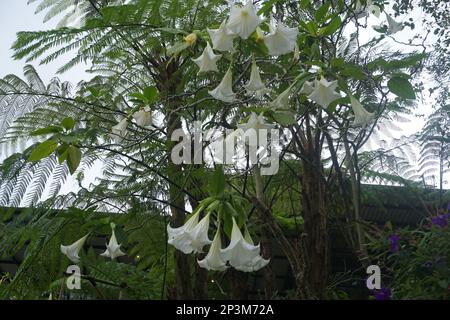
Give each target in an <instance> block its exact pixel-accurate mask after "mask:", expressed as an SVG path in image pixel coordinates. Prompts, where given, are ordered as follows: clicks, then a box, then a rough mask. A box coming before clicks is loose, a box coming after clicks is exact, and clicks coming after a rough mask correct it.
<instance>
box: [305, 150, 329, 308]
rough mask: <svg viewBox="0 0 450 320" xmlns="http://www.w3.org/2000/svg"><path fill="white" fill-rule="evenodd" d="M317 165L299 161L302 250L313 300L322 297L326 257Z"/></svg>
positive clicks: (322, 195)
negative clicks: (304, 254)
mask: <svg viewBox="0 0 450 320" xmlns="http://www.w3.org/2000/svg"><path fill="white" fill-rule="evenodd" d="M311 163H315V164H316V165H317V166H318V167H316V166H314V167H313V166H312V165H311ZM320 166H321V164H320V161H319V162H317V161H314V156H313V157H309V161H303V173H302V181H301V182H302V212H303V219H304V231H305V234H306V237H305V241H306V243H305V247H306V250H307V266H306V275H307V276H306V277H307V282H308V286H309V289H310V293H311V295H312V297H313V298H317V299H323V298H325V296H326V286H327V281H328V273H329V271H328V269H329V261H328V260H329V255H328V232H327V210H326V200H325V199H326V196H325V195H326V188H325V183H324V182H323V180H322V177H321V176H320V173H319V172H318V168H320Z"/></svg>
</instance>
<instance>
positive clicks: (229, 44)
mask: <svg viewBox="0 0 450 320" xmlns="http://www.w3.org/2000/svg"><path fill="white" fill-rule="evenodd" d="M226 24H227V21H226V20H224V21H223V22H222V24H221V25H220V27H219V29H208V28H207V29H206V30H207V31H208V33H209V36H210V37H211V41H212V44H213V48H214V49H215V50H219V51H232V50H233V39H234V38H235V37H236V36H235V35H232V34H229V33H228V32H227V27H226Z"/></svg>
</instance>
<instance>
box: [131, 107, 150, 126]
mask: <svg viewBox="0 0 450 320" xmlns="http://www.w3.org/2000/svg"><path fill="white" fill-rule="evenodd" d="M133 118H134V120H135V121H136V124H137V125H138V126H140V127H144V128H145V127H149V126H151V125H152V123H153V121H152V120H153V119H152V113H151V111H150V109H149V108H147V107H146V108H143V109H141V110H139V111H136V112H135V113H134V114H133Z"/></svg>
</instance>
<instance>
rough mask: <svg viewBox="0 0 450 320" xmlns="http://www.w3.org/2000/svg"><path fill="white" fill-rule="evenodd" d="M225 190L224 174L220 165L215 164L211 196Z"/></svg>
mask: <svg viewBox="0 0 450 320" xmlns="http://www.w3.org/2000/svg"><path fill="white" fill-rule="evenodd" d="M224 190H225V174H224V172H223V167H222V166H220V165H219V166H217V168H216V171H215V172H214V176H213V179H212V181H211V194H212V195H213V196H219V195H221V194H223V191H224Z"/></svg>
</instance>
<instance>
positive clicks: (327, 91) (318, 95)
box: [308, 77, 341, 109]
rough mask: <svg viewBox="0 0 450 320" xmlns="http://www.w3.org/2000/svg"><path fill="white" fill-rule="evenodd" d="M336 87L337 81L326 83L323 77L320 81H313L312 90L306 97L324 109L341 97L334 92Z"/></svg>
mask: <svg viewBox="0 0 450 320" xmlns="http://www.w3.org/2000/svg"><path fill="white" fill-rule="evenodd" d="M337 85H338V83H337V81H327V79H325V78H324V77H322V78H321V79H320V80H317V79H316V80H314V90H313V91H312V92H311V93H310V94H309V95H308V98H309V99H310V100H312V101H314V102H315V103H317V104H318V105H320V106H321V107H322V108H324V109H326V108H327V107H328V106H329V105H330V103H331V102H333V101H335V100H336V99H339V98H340V97H341V96H340V95H339V94H338V93H337V92H336V88H337Z"/></svg>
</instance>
